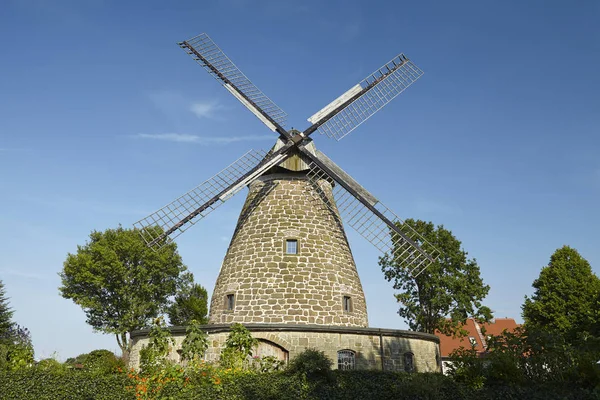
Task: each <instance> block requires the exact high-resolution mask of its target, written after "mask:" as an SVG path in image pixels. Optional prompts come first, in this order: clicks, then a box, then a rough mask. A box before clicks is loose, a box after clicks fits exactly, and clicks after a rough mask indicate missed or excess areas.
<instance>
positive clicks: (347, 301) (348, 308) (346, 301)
mask: <svg viewBox="0 0 600 400" xmlns="http://www.w3.org/2000/svg"><path fill="white" fill-rule="evenodd" d="M342 306H343V307H344V312H352V299H351V298H350V296H344V298H343V299H342Z"/></svg>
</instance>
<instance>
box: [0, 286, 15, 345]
mask: <svg viewBox="0 0 600 400" xmlns="http://www.w3.org/2000/svg"><path fill="white" fill-rule="evenodd" d="M12 316H13V310H12V309H11V308H10V306H9V304H8V297H6V289H5V288H4V282H2V281H1V280H0V336H2V335H4V334H5V333H6V332H8V330H9V329H10V328H11V326H12V325H13V322H12Z"/></svg>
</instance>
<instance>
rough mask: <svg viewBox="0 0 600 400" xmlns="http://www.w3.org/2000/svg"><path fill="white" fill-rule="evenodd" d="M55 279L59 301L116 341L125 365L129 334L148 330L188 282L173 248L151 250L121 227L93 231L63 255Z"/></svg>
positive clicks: (188, 276) (132, 231)
mask: <svg viewBox="0 0 600 400" xmlns="http://www.w3.org/2000/svg"><path fill="white" fill-rule="evenodd" d="M156 229H159V228H156ZM59 275H60V277H61V279H62V286H61V287H60V288H59V290H60V293H61V295H62V296H63V297H64V298H66V299H72V300H73V302H75V304H78V305H79V306H81V308H83V310H84V312H85V314H86V316H87V323H88V324H90V325H91V326H92V327H93V328H94V330H96V331H99V332H103V333H109V334H114V335H115V336H116V338H117V343H118V345H119V347H120V348H121V351H122V352H123V358H124V361H125V362H127V361H128V359H129V353H130V350H131V341H130V340H129V337H128V334H129V333H130V332H131V331H133V330H136V329H141V328H145V327H148V326H149V325H150V323H151V322H152V320H153V319H154V318H156V317H157V316H158V315H159V314H161V313H163V312H164V311H165V310H166V308H167V307H168V305H169V298H170V297H171V296H174V295H176V294H177V292H178V290H179V289H180V288H182V287H185V286H187V285H190V282H191V281H192V274H191V273H189V272H188V271H187V267H186V266H185V265H184V264H183V262H182V260H181V256H180V255H179V253H178V252H177V246H176V245H175V244H174V243H169V244H165V245H164V246H163V247H161V248H160V249H159V250H153V249H150V248H148V247H147V246H146V244H145V243H144V241H143V239H142V238H141V236H140V232H139V231H138V230H136V229H123V228H122V227H118V228H117V229H107V230H106V231H104V232H98V231H93V232H92V233H91V234H90V240H89V241H88V242H87V243H86V244H85V245H83V246H78V247H77V253H76V254H68V255H67V259H66V261H65V263H64V268H63V270H62V272H61V273H60V274H59Z"/></svg>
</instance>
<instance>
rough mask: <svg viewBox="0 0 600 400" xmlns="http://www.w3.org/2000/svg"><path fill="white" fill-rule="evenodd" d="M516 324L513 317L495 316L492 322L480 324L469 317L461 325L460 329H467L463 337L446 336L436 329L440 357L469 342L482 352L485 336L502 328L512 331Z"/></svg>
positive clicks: (468, 346)
mask: <svg viewBox="0 0 600 400" xmlns="http://www.w3.org/2000/svg"><path fill="white" fill-rule="evenodd" d="M517 326H519V325H518V324H517V323H516V322H515V320H514V319H513V318H496V319H495V320H493V321H492V322H486V323H482V324H480V323H478V322H477V321H475V320H474V319H473V318H469V319H467V322H466V323H465V324H464V325H463V326H462V329H464V330H465V331H467V335H466V336H465V337H460V338H459V337H452V336H446V335H443V334H442V333H441V332H439V331H436V333H435V334H436V335H437V336H438V337H439V338H440V352H441V354H442V357H448V356H449V355H450V353H452V351H454V350H456V349H458V348H459V347H464V348H470V347H471V342H473V343H474V348H475V350H477V352H479V353H483V352H484V351H485V350H486V349H487V342H486V337H487V336H490V335H493V336H497V335H500V334H501V333H502V332H503V331H504V330H507V331H509V332H512V331H514V330H515V328H517ZM482 330H483V331H484V332H485V334H484V333H483V332H482ZM484 335H485V336H484Z"/></svg>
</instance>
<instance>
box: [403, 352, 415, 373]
mask: <svg viewBox="0 0 600 400" xmlns="http://www.w3.org/2000/svg"><path fill="white" fill-rule="evenodd" d="M414 358H415V355H414V354H413V353H404V370H405V371H406V372H413V371H414V370H415V364H414Z"/></svg>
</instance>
